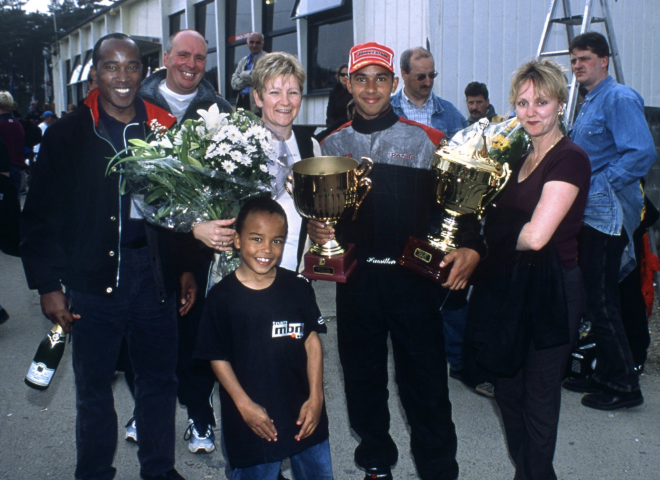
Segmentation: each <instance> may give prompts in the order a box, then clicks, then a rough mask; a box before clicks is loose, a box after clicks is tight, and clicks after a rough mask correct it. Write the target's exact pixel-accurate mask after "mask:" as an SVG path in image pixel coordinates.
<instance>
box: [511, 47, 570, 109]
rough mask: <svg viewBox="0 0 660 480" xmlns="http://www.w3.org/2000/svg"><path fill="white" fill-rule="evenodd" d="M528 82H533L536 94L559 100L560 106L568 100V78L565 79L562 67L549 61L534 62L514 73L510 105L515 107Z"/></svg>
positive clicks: (526, 64)
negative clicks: (523, 87)
mask: <svg viewBox="0 0 660 480" xmlns="http://www.w3.org/2000/svg"><path fill="white" fill-rule="evenodd" d="M527 80H529V81H530V82H532V85H533V87H534V92H535V93H538V92H543V93H544V94H545V95H548V96H549V97H551V98H554V99H557V101H558V102H559V103H560V104H562V103H564V102H566V100H567V99H568V88H566V77H564V70H563V69H562V67H561V66H559V64H558V63H556V62H553V61H552V60H548V59H543V60H532V61H531V62H527V63H525V64H524V65H522V66H521V67H519V68H518V70H516V71H515V72H513V78H512V80H511V88H510V89H509V103H510V104H511V105H513V106H515V104H516V98H518V94H519V93H520V89H521V88H522V86H523V85H524V84H525V82H527Z"/></svg>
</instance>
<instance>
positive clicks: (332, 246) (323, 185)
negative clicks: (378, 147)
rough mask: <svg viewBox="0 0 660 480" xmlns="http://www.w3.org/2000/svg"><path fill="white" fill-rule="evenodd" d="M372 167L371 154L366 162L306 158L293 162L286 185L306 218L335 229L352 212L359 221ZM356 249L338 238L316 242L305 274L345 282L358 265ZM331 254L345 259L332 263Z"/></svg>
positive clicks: (306, 263) (335, 158)
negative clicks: (359, 211)
mask: <svg viewBox="0 0 660 480" xmlns="http://www.w3.org/2000/svg"><path fill="white" fill-rule="evenodd" d="M372 168H373V161H372V160H371V159H370V158H367V157H362V164H360V163H358V161H357V160H355V159H352V158H347V157H312V158H306V159H304V160H301V161H300V162H296V163H295V164H294V165H293V167H292V169H291V174H290V175H289V176H288V177H287V184H286V186H285V188H286V191H287V192H288V193H289V195H291V196H292V197H293V202H294V204H295V206H296V210H297V211H298V213H299V214H300V215H301V216H302V217H303V218H306V219H308V220H316V221H319V222H322V223H324V224H325V225H327V226H329V227H331V228H334V226H335V225H336V224H337V222H338V221H339V220H340V219H342V218H345V217H347V216H348V215H350V214H352V219H353V220H355V218H356V216H357V211H358V208H359V207H360V205H361V204H362V202H363V201H364V199H365V197H366V196H367V194H368V193H369V191H370V190H371V179H369V178H367V175H369V173H370V172H371V169H372ZM353 250H354V247H352V246H350V245H344V244H342V243H340V242H339V241H338V240H337V239H336V238H333V239H331V240H329V241H328V242H327V243H326V244H325V245H319V244H318V243H312V246H311V248H310V249H309V252H310V253H308V254H306V255H305V271H303V274H304V275H305V276H307V277H308V278H322V279H325V280H334V281H339V282H345V281H346V278H347V277H348V275H349V274H350V272H351V271H352V269H353V268H355V253H354V251H353ZM315 257H316V258H315ZM331 257H343V258H339V259H334V258H333V261H332V262H329V261H328V259H329V258H331ZM337 262H339V263H337ZM332 265H334V266H332ZM308 267H309V268H308ZM319 276H320V277H319Z"/></svg>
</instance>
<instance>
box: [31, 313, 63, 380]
mask: <svg viewBox="0 0 660 480" xmlns="http://www.w3.org/2000/svg"><path fill="white" fill-rule="evenodd" d="M65 345H66V334H65V333H64V330H63V329H62V327H61V326H60V325H59V324H56V325H55V326H54V327H53V328H52V330H51V331H50V332H48V334H47V335H46V337H45V338H44V339H43V340H42V341H41V344H40V345H39V348H38V349H37V353H35V355H34V359H33V360H32V365H30V370H28V373H27V375H26V376H25V384H26V385H27V386H29V387H32V388H36V389H37V390H45V389H47V388H48V386H49V385H50V381H51V380H52V379H53V375H55V370H57V366H58V365H59V364H60V360H62V355H64V346H65Z"/></svg>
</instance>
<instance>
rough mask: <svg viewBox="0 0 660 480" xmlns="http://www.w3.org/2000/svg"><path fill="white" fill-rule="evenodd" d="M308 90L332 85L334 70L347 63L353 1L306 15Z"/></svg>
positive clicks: (316, 90)
mask: <svg viewBox="0 0 660 480" xmlns="http://www.w3.org/2000/svg"><path fill="white" fill-rule="evenodd" d="M308 22H309V23H308V45H309V50H308V58H307V80H308V89H307V91H308V92H310V93H311V92H317V93H324V92H327V91H329V90H330V89H332V88H333V87H334V86H335V83H336V82H337V80H336V78H335V72H336V71H337V67H338V66H339V65H341V64H342V63H348V54H349V52H350V51H351V47H352V46H353V13H352V1H351V0H346V3H345V4H344V5H343V6H342V7H340V8H335V9H332V10H326V11H324V12H323V13H318V14H315V15H311V16H309V17H308Z"/></svg>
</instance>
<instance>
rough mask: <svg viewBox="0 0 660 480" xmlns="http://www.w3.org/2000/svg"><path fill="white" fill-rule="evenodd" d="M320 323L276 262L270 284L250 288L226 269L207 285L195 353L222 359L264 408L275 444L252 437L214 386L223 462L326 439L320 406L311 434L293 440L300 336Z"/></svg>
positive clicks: (310, 293)
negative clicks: (224, 449)
mask: <svg viewBox="0 0 660 480" xmlns="http://www.w3.org/2000/svg"><path fill="white" fill-rule="evenodd" d="M314 331H315V332H318V333H325V332H326V326H325V322H324V320H323V317H322V316H321V312H320V311H319V308H318V306H317V304H316V298H315V296H314V290H313V289H312V286H311V285H310V284H309V282H308V281H307V280H305V279H303V278H299V277H298V276H297V275H296V274H295V273H294V272H291V271H289V270H286V269H283V268H279V267H277V273H276V276H275V280H274V281H273V284H272V285H271V286H270V287H268V288H266V289H264V290H252V289H250V288H248V287H246V286H245V285H243V284H242V283H241V282H240V281H239V280H238V279H237V278H236V274H234V273H232V274H231V275H229V276H228V277H225V278H224V279H223V280H222V281H221V282H220V283H218V284H217V285H216V286H215V287H213V288H212V289H211V291H210V292H209V296H208V298H207V300H206V306H205V309H204V316H203V318H202V322H201V324H200V327H199V332H198V334H197V345H196V348H195V357H197V358H200V359H204V360H225V361H228V362H229V363H230V364H231V366H232V368H233V370H234V373H235V374H236V378H237V379H238V381H239V383H240V384H241V387H243V390H245V393H246V394H247V395H248V396H249V397H250V399H252V401H253V402H255V403H257V404H259V405H261V406H262V407H264V408H265V409H266V411H267V412H268V415H269V416H270V418H272V419H273V422H274V424H275V428H276V429H277V439H278V440H277V442H268V441H266V440H262V439H261V438H260V437H258V436H257V435H256V434H255V433H254V432H252V430H251V429H250V427H248V425H247V424H246V423H245V421H244V420H243V418H242V417H241V415H240V413H239V412H238V409H237V408H236V405H235V404H234V402H233V400H232V399H231V397H230V396H229V394H228V393H227V392H226V391H225V389H224V388H222V386H221V387H220V401H221V409H222V428H223V430H224V436H225V443H226V446H227V454H228V455H229V462H230V464H231V465H232V467H234V468H246V467H251V466H254V465H259V464H262V463H269V462H275V461H279V460H283V459H285V458H287V457H290V456H291V455H295V454H298V453H300V452H302V451H303V450H306V449H307V448H309V447H312V446H314V445H317V444H319V443H321V442H323V441H325V440H326V439H327V438H328V417H327V414H326V411H325V405H324V406H323V411H322V413H321V419H320V421H319V424H318V426H317V427H316V430H315V431H314V433H313V434H312V435H311V436H309V437H307V438H306V439H304V440H302V441H300V442H298V441H296V439H295V438H294V437H295V435H297V434H298V433H299V432H300V426H298V425H296V420H297V419H298V415H299V413H300V408H301V407H302V405H303V403H305V402H306V401H307V400H308V399H309V381H308V378H307V352H306V350H305V341H306V340H307V337H309V335H310V334H311V332H314Z"/></svg>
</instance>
